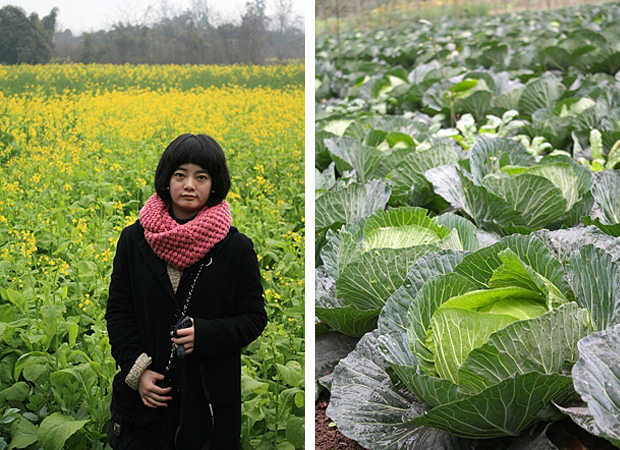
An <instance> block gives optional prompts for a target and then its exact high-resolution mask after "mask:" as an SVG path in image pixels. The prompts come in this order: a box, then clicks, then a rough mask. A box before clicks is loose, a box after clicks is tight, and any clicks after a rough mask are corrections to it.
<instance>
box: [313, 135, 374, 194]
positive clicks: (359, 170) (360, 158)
mask: <svg viewBox="0 0 620 450" xmlns="http://www.w3.org/2000/svg"><path fill="white" fill-rule="evenodd" d="M325 146H326V147H327V149H328V150H329V152H330V154H331V156H332V158H333V159H334V162H335V163H336V168H337V169H338V172H340V173H341V174H342V173H344V172H345V171H348V170H351V169H355V173H356V174H357V176H358V179H359V181H360V182H362V183H366V182H367V181H369V180H370V179H371V178H372V175H373V174H374V172H375V171H376V170H377V168H378V167H379V166H380V165H381V160H382V157H383V154H382V152H381V151H380V150H378V149H377V148H375V147H370V146H368V145H364V144H362V143H361V142H359V141H358V140H357V139H354V138H352V137H349V136H342V137H338V138H330V139H325Z"/></svg>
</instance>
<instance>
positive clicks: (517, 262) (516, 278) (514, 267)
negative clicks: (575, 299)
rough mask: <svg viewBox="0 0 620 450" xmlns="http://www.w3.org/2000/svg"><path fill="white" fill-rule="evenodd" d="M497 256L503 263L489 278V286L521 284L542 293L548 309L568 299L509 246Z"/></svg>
mask: <svg viewBox="0 0 620 450" xmlns="http://www.w3.org/2000/svg"><path fill="white" fill-rule="evenodd" d="M498 256H499V257H500V259H501V260H502V262H503V264H502V265H501V266H500V267H498V268H497V270H496V271H495V273H494V274H493V276H492V277H491V279H490V280H489V287H515V286H522V287H524V288H525V289H530V290H532V291H535V292H536V293H537V294H542V296H543V297H542V299H543V300H546V304H547V307H548V308H549V309H551V308H552V307H557V306H559V305H561V304H563V303H566V302H567V301H568V300H567V299H566V297H565V296H564V294H563V293H562V292H561V291H560V290H559V289H558V287H557V286H555V285H554V284H553V283H551V282H550V281H549V280H548V279H546V278H545V277H543V276H542V275H541V274H539V273H538V272H536V271H535V270H534V269H532V268H531V267H530V266H528V265H527V264H525V263H524V262H523V261H522V260H521V259H520V258H519V257H518V256H517V255H516V253H515V252H513V251H512V250H511V249H510V248H506V249H504V250H502V251H501V252H499V254H498Z"/></svg>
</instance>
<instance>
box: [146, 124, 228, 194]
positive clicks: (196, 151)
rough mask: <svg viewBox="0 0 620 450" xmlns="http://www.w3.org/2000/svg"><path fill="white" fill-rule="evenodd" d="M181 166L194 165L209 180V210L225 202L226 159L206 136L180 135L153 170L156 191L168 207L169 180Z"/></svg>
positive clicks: (226, 181)
mask: <svg viewBox="0 0 620 450" xmlns="http://www.w3.org/2000/svg"><path fill="white" fill-rule="evenodd" d="M183 164H196V165H198V166H200V167H202V168H203V169H204V170H206V171H207V172H208V173H209V175H210V176H211V180H212V185H211V191H212V192H211V194H210V195H209V200H207V205H208V206H215V205H217V204H218V203H220V202H221V201H222V200H224V199H225V198H226V195H227V194H228V190H229V189H230V175H229V174H228V167H227V166H226V157H225V156H224V151H223V150H222V147H220V144H218V143H217V142H216V141H215V139H213V138H212V137H210V136H207V135H206V134H189V133H188V134H182V135H181V136H179V137H177V138H176V139H175V140H174V141H172V142H171V143H170V144H169V145H168V147H166V150H164V153H162V155H161V158H160V159H159V164H158V165H157V169H156V170H155V191H156V192H157V194H158V195H159V196H160V197H161V199H162V200H163V201H164V202H166V203H167V204H171V203H172V199H171V198H170V191H169V190H168V188H169V187H170V178H172V174H173V173H174V171H175V170H177V169H178V168H179V167H180V166H182V165H183Z"/></svg>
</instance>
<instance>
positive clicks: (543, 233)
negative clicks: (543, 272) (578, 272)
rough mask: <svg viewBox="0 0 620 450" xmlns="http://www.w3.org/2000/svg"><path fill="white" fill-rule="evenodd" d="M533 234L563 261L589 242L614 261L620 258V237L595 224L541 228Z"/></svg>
mask: <svg viewBox="0 0 620 450" xmlns="http://www.w3.org/2000/svg"><path fill="white" fill-rule="evenodd" d="M532 234H533V235H535V236H537V237H538V238H540V239H541V240H542V242H543V244H544V245H545V247H547V248H548V249H549V251H550V252H551V254H552V255H553V257H554V258H556V259H557V260H559V261H560V262H562V263H564V262H566V261H568V260H569V259H570V258H572V257H573V256H574V255H575V254H577V253H578V252H579V250H580V249H581V247H583V246H585V245H587V244H592V245H593V246H595V247H596V248H600V249H603V250H605V251H606V252H607V253H609V255H610V256H611V259H612V260H613V261H618V260H619V259H620V239H617V238H615V237H612V236H609V235H607V234H605V233H603V232H602V231H601V230H599V229H598V228H596V227H594V226H588V227H579V228H570V229H567V230H555V231H549V230H539V231H535V232H534V233H532Z"/></svg>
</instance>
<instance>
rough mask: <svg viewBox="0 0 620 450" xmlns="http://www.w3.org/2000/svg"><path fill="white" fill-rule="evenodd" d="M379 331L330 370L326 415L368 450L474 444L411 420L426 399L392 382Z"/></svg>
mask: <svg viewBox="0 0 620 450" xmlns="http://www.w3.org/2000/svg"><path fill="white" fill-rule="evenodd" d="M377 334H378V332H377V331H375V332H373V333H369V334H367V335H365V336H364V337H363V338H362V339H361V340H360V342H359V343H358V345H357V347H356V349H355V350H354V351H353V352H351V353H350V354H349V356H347V357H346V358H345V359H343V360H342V361H340V363H339V364H338V366H337V367H336V369H335V371H334V380H333V383H332V390H331V398H330V404H329V407H328V408H327V415H328V416H329V417H331V418H332V419H333V420H334V421H335V422H336V423H337V424H338V429H339V430H340V431H341V432H342V433H343V434H344V435H345V436H349V437H352V438H354V439H355V440H357V442H359V443H360V444H361V445H363V446H364V447H366V448H368V449H370V450H405V449H407V450H427V449H429V448H432V449H434V450H474V449H475V448H476V442H475V441H472V440H467V439H460V438H457V437H455V436H453V435H451V434H449V433H446V432H445V431H441V430H437V429H434V428H426V427H423V426H415V425H411V424H410V421H411V419H412V418H413V417H416V416H418V415H420V414H424V413H425V412H426V411H428V405H426V404H424V403H421V402H420V401H418V400H416V399H415V397H413V396H412V395H411V393H409V392H408V391H407V390H406V389H402V388H400V387H399V386H395V385H394V384H393V383H392V381H391V378H390V376H389V375H388V373H387V371H386V370H387V369H388V366H387V363H386V362H385V360H384V359H383V357H382V354H381V351H380V350H379V347H378V343H377Z"/></svg>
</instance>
